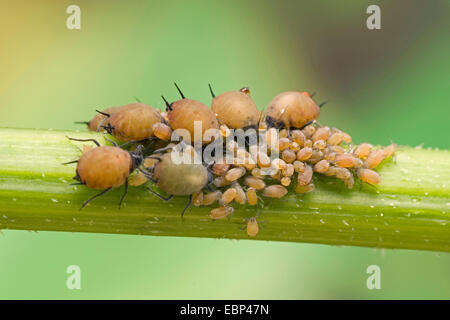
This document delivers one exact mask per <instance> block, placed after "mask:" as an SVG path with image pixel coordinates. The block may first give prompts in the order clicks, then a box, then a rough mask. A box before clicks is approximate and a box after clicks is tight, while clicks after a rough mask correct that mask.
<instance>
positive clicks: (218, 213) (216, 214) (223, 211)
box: [209, 207, 234, 220]
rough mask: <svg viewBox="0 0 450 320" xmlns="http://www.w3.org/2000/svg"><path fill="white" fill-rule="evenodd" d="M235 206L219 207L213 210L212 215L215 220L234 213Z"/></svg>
mask: <svg viewBox="0 0 450 320" xmlns="http://www.w3.org/2000/svg"><path fill="white" fill-rule="evenodd" d="M233 211H234V209H233V207H219V208H216V209H213V210H211V213H210V215H209V216H210V217H211V218H212V219H214V220H219V219H223V218H225V217H226V216H228V215H229V214H231V213H233Z"/></svg>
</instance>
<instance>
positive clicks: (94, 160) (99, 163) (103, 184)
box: [67, 138, 144, 209]
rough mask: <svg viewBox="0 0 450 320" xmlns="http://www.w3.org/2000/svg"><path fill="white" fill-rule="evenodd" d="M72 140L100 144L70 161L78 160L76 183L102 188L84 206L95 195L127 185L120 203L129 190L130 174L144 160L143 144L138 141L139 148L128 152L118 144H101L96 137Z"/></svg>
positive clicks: (86, 202)
mask: <svg viewBox="0 0 450 320" xmlns="http://www.w3.org/2000/svg"><path fill="white" fill-rule="evenodd" d="M69 139H70V140H73V141H92V142H94V143H95V144H96V145H97V148H92V149H89V150H88V151H86V152H85V153H83V154H82V156H81V157H80V159H78V160H76V161H71V162H68V163H67V164H69V163H77V169H76V175H75V177H74V178H73V179H74V180H77V181H78V183H77V184H82V185H85V186H86V187H88V188H91V189H97V190H103V191H102V192H100V193H99V194H97V195H95V196H93V197H91V198H90V199H88V200H86V201H85V202H84V203H83V205H82V206H81V209H82V208H84V207H85V206H86V205H87V204H88V203H89V202H91V201H92V200H94V199H95V198H97V197H99V196H101V195H104V194H105V193H107V192H108V191H110V190H111V189H113V188H117V187H120V186H121V185H123V184H124V185H125V192H124V194H123V195H122V197H121V198H120V202H119V207H120V205H121V204H122V201H123V199H124V198H125V196H126V194H127V192H128V178H129V176H130V174H131V173H132V172H133V171H134V170H135V169H137V168H138V167H139V166H140V165H141V163H142V161H143V160H144V157H143V154H142V150H143V146H142V145H138V146H137V148H136V150H135V151H133V152H128V151H126V150H123V149H121V148H119V147H117V146H114V147H112V146H101V145H100V143H98V142H97V141H96V140H95V139H74V138H69Z"/></svg>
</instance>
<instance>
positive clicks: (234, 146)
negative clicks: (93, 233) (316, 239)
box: [72, 84, 396, 236]
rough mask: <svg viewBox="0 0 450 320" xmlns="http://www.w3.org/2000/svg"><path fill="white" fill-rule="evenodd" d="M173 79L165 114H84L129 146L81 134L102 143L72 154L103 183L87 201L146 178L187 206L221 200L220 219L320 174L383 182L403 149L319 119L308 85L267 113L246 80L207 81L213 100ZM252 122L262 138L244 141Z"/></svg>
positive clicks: (139, 107)
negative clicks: (218, 88)
mask: <svg viewBox="0 0 450 320" xmlns="http://www.w3.org/2000/svg"><path fill="white" fill-rule="evenodd" d="M175 86H176V88H177V90H178V92H179V93H180V96H181V99H180V100H177V101H175V102H172V103H169V102H168V101H167V100H166V99H165V98H164V97H162V98H163V100H164V102H165V107H166V110H165V112H161V111H160V110H159V109H155V108H153V107H151V106H149V105H145V104H143V103H140V102H139V103H132V104H127V105H125V106H120V107H110V108H106V109H104V110H102V111H98V114H97V115H95V117H94V118H93V119H92V120H90V121H89V122H84V123H86V124H87V126H88V129H89V130H92V131H104V132H106V133H108V134H110V135H112V136H113V137H114V138H115V139H116V140H119V141H122V142H123V144H122V145H121V146H118V145H117V144H116V143H114V142H113V141H111V142H112V143H113V146H100V144H99V143H98V142H96V141H95V140H92V139H90V140H82V141H94V142H95V143H96V144H97V147H96V148H88V149H87V150H85V152H84V153H83V155H82V156H81V158H80V159H79V160H76V161H72V162H76V163H77V169H76V176H75V177H74V179H76V180H77V181H78V182H77V183H78V184H83V185H85V186H87V187H88V188H92V189H99V190H102V192H101V193H99V194H98V195H96V196H94V197H92V198H91V199H88V200H87V201H85V202H84V203H83V207H84V206H85V205H87V204H88V203H89V202H90V201H91V200H93V199H94V198H96V197H98V196H100V195H102V194H104V193H106V192H108V191H109V190H111V189H112V188H116V187H120V186H122V185H125V193H124V194H123V196H122V198H121V199H120V203H122V201H123V199H124V197H125V195H126V193H127V191H128V185H132V186H140V185H145V184H148V185H147V186H146V187H147V188H148V190H149V191H150V192H151V193H153V194H155V195H156V196H158V197H160V198H161V199H163V200H165V201H168V200H170V199H171V198H172V197H173V196H179V195H181V196H189V202H188V204H187V205H186V207H185V209H184V210H183V212H182V214H184V213H185V211H186V210H187V209H188V208H189V207H190V206H191V205H194V206H211V205H214V204H216V203H217V204H218V207H215V208H213V209H212V210H211V212H210V217H211V218H212V219H213V220H218V219H223V218H225V217H227V216H229V215H231V214H233V212H234V211H235V207H236V206H237V205H245V204H247V205H250V206H256V205H258V203H261V202H262V201H263V198H282V197H284V196H285V195H286V194H288V192H289V190H290V188H291V187H292V190H294V191H295V192H296V193H307V192H311V191H313V190H314V174H320V175H325V176H329V177H335V178H337V179H339V180H341V181H342V182H343V184H344V185H345V186H346V187H347V188H349V189H351V188H353V186H354V183H355V178H357V179H359V180H360V181H361V183H362V182H364V183H367V184H370V185H376V184H378V183H379V182H380V180H381V179H380V176H379V174H378V173H377V172H376V171H375V170H374V169H376V168H377V166H378V165H379V164H380V163H381V162H383V161H384V160H385V159H387V158H390V157H392V156H393V154H394V153H395V149H396V146H395V145H394V144H391V145H390V146H388V147H386V148H384V149H377V148H374V147H373V146H372V145H371V144H369V143H362V144H360V145H358V146H354V145H352V138H351V136H350V135H349V134H347V133H345V132H343V131H341V130H339V129H337V128H330V127H327V126H322V125H320V124H319V123H318V122H317V118H318V117H319V114H320V110H321V107H322V106H323V104H317V103H316V102H315V101H314V100H313V99H312V95H310V94H309V93H307V92H297V91H288V92H283V93H280V94H279V95H277V96H276V97H275V98H274V99H273V100H272V101H271V102H270V103H269V105H268V106H267V108H266V111H265V112H260V111H258V109H257V107H256V104H255V103H254V102H253V100H252V99H251V97H250V91H249V89H248V88H246V87H245V88H242V89H241V90H237V91H229V92H225V93H222V94H220V95H217V96H216V95H215V94H214V92H213V89H212V88H211V86H209V89H210V92H211V95H212V102H211V108H209V107H208V106H206V105H205V104H203V103H202V102H200V101H196V100H193V99H188V98H186V97H185V96H184V94H183V93H182V91H181V90H180V89H179V87H178V86H177V85H176V84H175ZM199 123H200V125H201V127H200V128H201V130H200V131H201V135H200V136H199V135H198V134H196V133H198V132H196V130H197V131H198V129H197V128H196V125H197V124H199ZM211 130H212V132H213V133H212V134H211ZM249 130H253V132H256V133H257V136H258V137H260V139H258V140H257V141H255V140H251V139H250V140H249V139H247V138H248V137H247V138H246V139H244V140H241V141H240V140H239V138H238V134H242V133H245V132H248V131H249ZM261 138H262V139H261ZM72 140H76V139H72ZM174 140H176V141H174ZM242 141H244V143H239V142H242ZM175 142H176V143H175ZM155 146H159V147H158V148H156V147H155ZM211 146H214V147H217V146H220V147H221V148H220V149H214V151H213V152H212V154H214V158H213V160H211V159H209V160H205V159H204V157H203V153H205V152H206V151H207V150H208V149H212V148H211ZM125 147H126V148H125ZM217 150H220V151H217ZM209 151H210V150H209ZM174 156H176V157H174ZM177 159H183V160H184V161H178V160H177ZM196 159H197V160H198V159H200V160H199V161H195V160H196ZM185 160H189V161H185ZM134 171H136V173H134ZM153 186H156V187H157V190H155V188H154V187H153ZM161 192H162V193H164V194H166V195H163V194H161ZM246 229H247V233H248V235H249V236H256V234H257V233H258V230H259V227H258V222H257V217H253V218H251V219H249V220H248V222H247V227H246Z"/></svg>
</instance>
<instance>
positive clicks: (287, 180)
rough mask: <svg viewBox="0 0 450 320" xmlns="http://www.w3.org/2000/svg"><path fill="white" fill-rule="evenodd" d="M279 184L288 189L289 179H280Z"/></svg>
mask: <svg viewBox="0 0 450 320" xmlns="http://www.w3.org/2000/svg"><path fill="white" fill-rule="evenodd" d="M280 182H281V184H282V185H283V186H285V187H288V186H289V185H290V184H291V178H289V177H282V178H281V180H280Z"/></svg>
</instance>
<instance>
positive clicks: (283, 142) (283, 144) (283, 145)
mask: <svg viewBox="0 0 450 320" xmlns="http://www.w3.org/2000/svg"><path fill="white" fill-rule="evenodd" d="M290 145H291V141H290V140H289V139H288V138H280V139H279V140H278V150H279V151H283V150H286V149H287V148H289V146H290Z"/></svg>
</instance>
